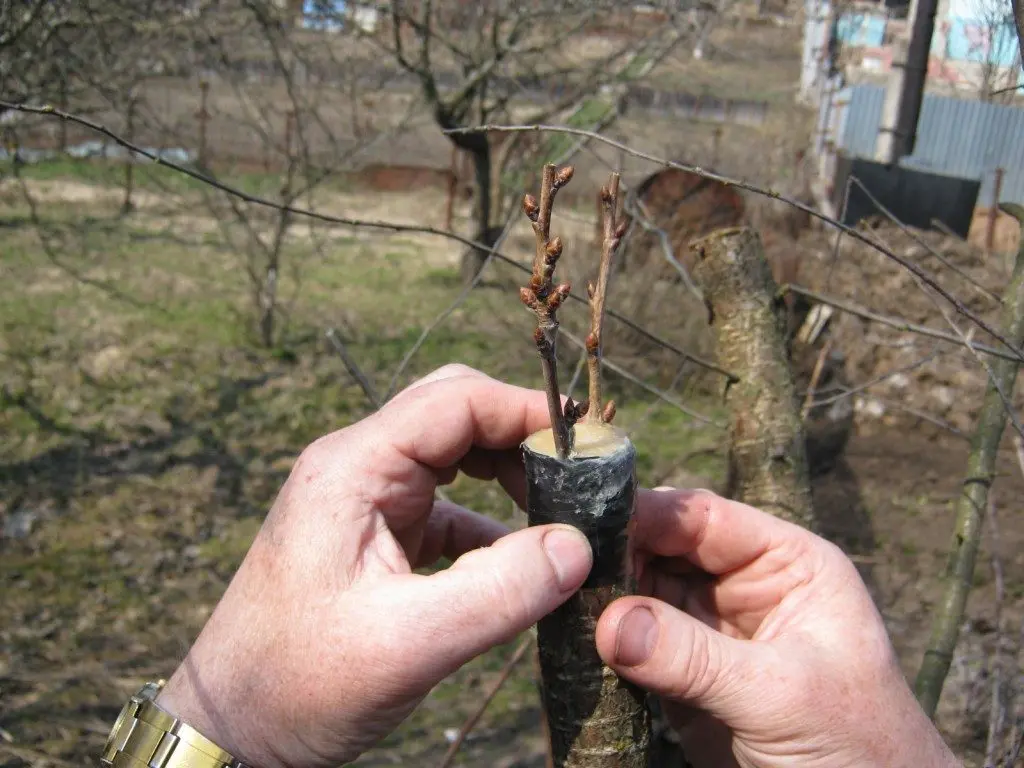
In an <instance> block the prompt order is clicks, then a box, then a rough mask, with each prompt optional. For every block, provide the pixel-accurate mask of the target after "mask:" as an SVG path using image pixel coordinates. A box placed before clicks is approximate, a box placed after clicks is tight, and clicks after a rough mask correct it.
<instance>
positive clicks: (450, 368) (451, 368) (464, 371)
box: [430, 363, 483, 379]
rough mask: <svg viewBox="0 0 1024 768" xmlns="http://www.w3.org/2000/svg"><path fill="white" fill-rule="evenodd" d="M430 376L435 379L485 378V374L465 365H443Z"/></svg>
mask: <svg viewBox="0 0 1024 768" xmlns="http://www.w3.org/2000/svg"><path fill="white" fill-rule="evenodd" d="M430 376H431V378H434V379H453V378H455V377H456V376H483V374H482V373H481V372H480V371H478V370H476V369H475V368H470V367H469V366H468V365H464V364H463V363H448V364H447V365H442V366H441V367H440V368H438V369H437V370H436V371H434V372H433V373H432V374H430Z"/></svg>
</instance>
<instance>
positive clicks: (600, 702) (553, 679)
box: [523, 423, 651, 768]
mask: <svg viewBox="0 0 1024 768" xmlns="http://www.w3.org/2000/svg"><path fill="white" fill-rule="evenodd" d="M523 455H524V460H525V466H526V481H527V516H528V518H529V522H530V525H545V524H548V523H564V524H568V525H572V526H574V527H576V528H578V529H579V530H581V531H582V532H583V533H584V534H585V535H586V536H587V538H588V539H589V541H590V545H591V549H592V550H593V553H594V565H593V568H592V569H591V571H590V575H589V576H588V577H587V581H586V582H585V583H584V584H583V586H582V587H581V588H580V590H579V591H578V592H577V593H576V594H575V595H573V596H572V597H571V598H569V600H568V601H566V602H565V603H564V604H563V605H562V606H561V607H559V608H557V609H556V610H555V611H554V612H553V613H551V614H549V615H548V616H546V617H544V618H543V619H541V620H540V622H538V624H537V645H538V648H539V651H540V665H541V675H542V698H543V704H544V710H545V712H546V713H547V716H548V726H549V732H550V739H551V755H552V760H553V765H554V768H648V765H649V759H650V746H651V716H650V712H649V710H648V709H647V706H646V696H645V694H644V693H643V691H641V690H640V689H639V688H637V687H636V686H634V685H632V684H630V683H628V682H626V681H625V680H622V679H620V678H619V677H618V675H616V674H615V673H614V672H613V671H612V670H611V669H609V668H608V667H607V666H605V665H604V663H603V662H602V661H601V657H600V656H599V655H598V653H597V646H596V643H595V640H594V630H595V627H596V625H597V620H598V618H599V617H600V616H601V613H602V612H603V611H604V609H605V608H606V607H607V606H608V605H609V604H610V603H611V602H612V601H613V600H616V599H618V598H619V597H622V596H624V595H626V594H630V593H632V592H633V591H634V585H633V583H632V581H633V579H632V575H631V573H630V569H629V567H628V564H629V561H630V558H629V557H628V554H627V537H626V525H627V523H628V522H629V519H630V517H631V516H632V514H633V507H634V501H635V493H636V484H637V480H636V451H635V449H634V448H633V444H632V443H631V442H630V440H629V438H628V437H626V435H625V434H624V433H623V432H622V431H621V430H619V429H616V428H615V427H612V426H611V425H608V424H604V423H580V424H577V425H576V427H575V439H574V448H573V451H572V453H571V454H570V455H569V457H568V458H566V459H561V458H558V455H557V453H556V451H555V445H554V437H553V434H552V432H551V430H550V429H546V430H544V431H542V432H538V433H536V434H535V435H532V436H531V437H530V438H528V439H527V440H526V442H524V443H523Z"/></svg>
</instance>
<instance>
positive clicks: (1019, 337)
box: [914, 204, 1024, 717]
mask: <svg viewBox="0 0 1024 768" xmlns="http://www.w3.org/2000/svg"><path fill="white" fill-rule="evenodd" d="M1001 207H1002V208H1003V210H1004V211H1005V212H1006V213H1008V214H1010V215H1011V216H1013V217H1014V218H1016V219H1017V220H1018V221H1019V222H1021V224H1022V226H1024V207H1022V206H1019V205H1012V204H1011V205H1004V206H1001ZM1001 320H1002V327H1003V332H1004V333H1005V334H1006V336H1008V337H1009V338H1010V340H1011V341H1012V342H1013V343H1014V344H1015V345H1020V344H1022V343H1024V238H1021V243H1020V246H1019V250H1018V252H1017V262H1016V264H1015V265H1014V268H1013V275H1012V277H1011V278H1010V284H1009V285H1008V286H1007V288H1006V293H1005V295H1004V296H1003V313H1002V318H1001ZM1019 367H1020V364H1019V362H1018V361H1015V360H1003V359H992V361H991V363H990V368H991V376H990V378H989V384H988V388H987V389H986V391H985V400H984V402H983V404H982V408H981V413H980V414H979V416H978V423H977V426H976V427H975V428H974V437H973V439H972V441H971V452H970V454H969V455H968V457H967V472H966V475H965V476H964V481H963V492H962V493H961V494H960V497H959V499H958V500H957V505H956V527H955V529H954V531H953V541H952V544H951V546H950V552H949V560H948V561H947V563H946V570H945V573H944V580H945V593H944V595H943V598H942V600H941V602H940V603H939V606H938V608H937V610H936V613H935V617H934V619H933V621H932V634H931V639H930V640H929V642H928V650H927V651H925V655H924V660H923V661H922V663H921V669H920V670H919V671H918V673H917V679H916V680H915V681H914V692H915V693H916V694H917V699H918V701H919V702H920V703H921V706H922V707H923V708H924V710H925V711H926V712H927V713H928V716H929V717H934V716H935V710H936V708H937V707H938V703H939V698H940V697H941V696H942V687H943V685H944V684H945V682H946V675H947V674H948V673H949V666H950V664H951V663H952V661H953V652H954V651H955V650H956V643H957V639H958V637H959V634H960V625H961V624H962V623H963V618H964V611H965V610H966V608H967V597H968V595H969V594H970V591H971V582H972V580H973V578H974V564H975V561H976V560H977V557H978V548H979V547H980V545H981V530H982V522H983V521H984V519H985V509H986V506H987V504H988V492H989V489H990V488H991V487H992V483H993V481H994V480H995V476H996V455H997V452H998V449H999V441H1000V440H1001V439H1002V436H1003V431H1004V429H1005V428H1006V419H1007V414H1006V406H1005V405H1004V403H1003V397H1002V396H1001V395H1000V390H1002V394H1003V395H1005V396H1006V397H1007V398H1012V397H1013V385H1014V383H1015V382H1016V379H1017V371H1018V369H1019Z"/></svg>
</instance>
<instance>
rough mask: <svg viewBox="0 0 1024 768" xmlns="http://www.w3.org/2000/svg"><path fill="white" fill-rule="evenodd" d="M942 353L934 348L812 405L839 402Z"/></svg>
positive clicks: (817, 406) (929, 360)
mask: <svg viewBox="0 0 1024 768" xmlns="http://www.w3.org/2000/svg"><path fill="white" fill-rule="evenodd" d="M941 354H942V352H941V351H940V350H938V349H932V351H931V352H929V353H928V354H927V355H925V356H924V357H922V358H920V359H919V360H914V361H913V362H912V363H907V364H906V365H901V366H900V367H898V368H892V369H890V370H888V371H886V372H885V373H881V374H879V375H878V376H875V377H874V378H873V379H868V380H867V381H865V382H862V383H860V384H858V385H856V386H853V387H844V388H843V391H842V392H839V393H838V394H835V395H829V396H828V397H823V398H820V399H816V400H814V401H813V402H812V403H811V406H810V407H811V408H820V407H822V406H824V405H831V404H832V403H836V402H839V401H840V400H842V399H844V398H847V397H852V396H853V395H856V394H858V393H860V392H863V391H865V390H867V389H870V388H871V387H874V386H877V385H879V384H881V383H883V382H885V381H888V380H889V379H891V378H894V377H896V376H899V375H900V374H901V373H909V372H910V371H913V370H916V369H917V368H920V367H921V366H922V365H926V364H928V363H930V362H931V361H932V360H934V359H935V358H936V357H938V356H939V355H941ZM807 393H808V394H812V392H811V390H810V389H808V391H807Z"/></svg>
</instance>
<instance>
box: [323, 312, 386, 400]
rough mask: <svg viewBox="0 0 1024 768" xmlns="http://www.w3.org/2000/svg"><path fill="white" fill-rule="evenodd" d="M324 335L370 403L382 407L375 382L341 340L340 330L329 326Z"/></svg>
mask: <svg viewBox="0 0 1024 768" xmlns="http://www.w3.org/2000/svg"><path fill="white" fill-rule="evenodd" d="M324 335H325V336H326V337H327V340H328V341H329V342H331V346H332V347H334V351H335V352H337V353H338V357H340V358H341V362H342V364H343V365H344V366H345V370H347V371H348V372H349V375H350V376H351V377H352V378H353V379H355V382H356V384H358V385H359V388H360V389H361V390H363V394H364V395H366V399H367V400H369V401H370V405H372V406H373V407H374V408H375V409H376V408H380V407H381V405H382V402H381V399H380V395H378V394H377V390H376V388H375V387H374V386H373V383H372V382H371V381H370V380H369V379H368V378H366V374H364V373H363V371H362V369H361V368H360V367H359V365H358V364H357V363H356V361H355V359H354V358H353V357H352V355H351V354H349V351H348V348H347V347H346V346H345V343H344V342H343V341H342V340H341V337H340V336H338V332H337V331H336V330H334V329H333V328H328V329H327V332H326V333H325V334H324Z"/></svg>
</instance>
